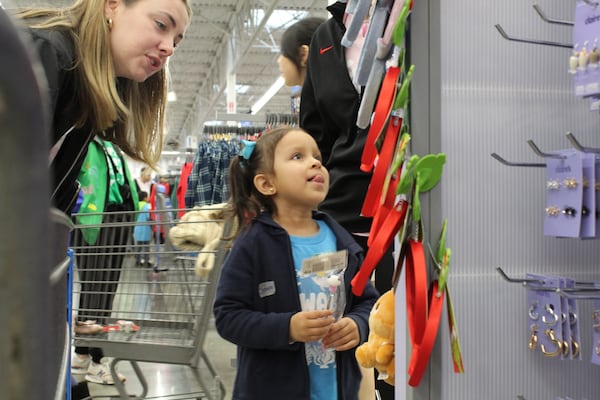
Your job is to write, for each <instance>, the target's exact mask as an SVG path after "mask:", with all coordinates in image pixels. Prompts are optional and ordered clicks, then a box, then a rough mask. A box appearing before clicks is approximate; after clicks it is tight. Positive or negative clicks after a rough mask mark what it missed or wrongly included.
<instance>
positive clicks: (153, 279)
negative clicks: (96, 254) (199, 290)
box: [73, 255, 236, 400]
mask: <svg viewBox="0 0 600 400" xmlns="http://www.w3.org/2000/svg"><path fill="white" fill-rule="evenodd" d="M169 265H170V264H169ZM163 266H165V265H164V264H163ZM170 267H171V270H170V271H167V272H160V273H159V274H156V273H152V272H151V269H147V270H146V269H144V268H143V267H138V266H136V265H135V260H134V257H133V256H132V255H127V256H126V257H125V259H124V261H123V264H122V268H121V274H120V281H119V286H118V290H117V292H116V295H115V297H114V302H113V317H115V319H118V313H119V311H117V310H128V312H129V314H127V315H134V313H135V312H136V311H140V312H141V311H144V310H145V306H144V305H141V304H142V303H141V302H136V301H133V300H132V298H141V297H146V298H148V299H154V300H153V301H151V302H150V303H151V304H152V307H153V311H166V309H165V310H162V309H161V307H166V306H167V304H168V303H169V305H170V306H173V304H177V305H181V304H183V305H185V304H186V303H185V302H175V301H173V293H172V292H169V293H160V291H157V287H160V285H165V287H167V285H168V284H170V285H171V287H172V286H173V285H179V286H182V285H184V284H183V283H179V282H180V281H181V278H182V275H180V272H179V274H178V271H180V270H178V269H177V268H178V267H174V266H173V265H170ZM165 271H166V270H165ZM169 277H170V278H169ZM170 279H171V280H175V281H177V282H176V283H173V282H170ZM77 282H79V277H78V273H77V271H75V280H74V299H73V301H74V302H75V304H78V296H77V293H79V290H80V289H79V287H78V284H77ZM182 287H183V286H182ZM185 287H186V288H187V289H188V290H189V287H190V286H189V283H188V286H185ZM132 293H134V294H135V295H132ZM182 293H183V292H182ZM165 299H168V300H165ZM186 299H187V298H186ZM159 300H160V301H159ZM187 300H189V299H187ZM192 301H193V300H192ZM140 307H141V308H140ZM138 308H140V309H138ZM146 311H147V310H146ZM169 311H171V312H174V313H177V312H179V311H182V310H179V309H176V308H169ZM132 313H133V314H132ZM140 315H148V314H147V312H146V314H140ZM157 343H159V342H157ZM203 349H204V352H205V354H206V358H208V360H209V361H210V363H211V364H212V366H213V368H214V369H215V370H216V375H217V379H214V378H213V375H212V374H211V373H209V371H208V368H206V366H204V364H202V367H201V368H200V369H199V370H200V373H201V374H202V376H203V377H204V382H205V384H206V385H207V386H209V390H210V388H214V387H218V382H219V380H220V382H222V383H223V385H224V386H225V397H224V399H231V393H232V387H233V380H234V376H235V357H236V347H235V346H234V345H233V344H231V343H229V342H227V341H225V340H224V339H223V338H221V337H220V336H219V335H218V333H217V332H216V329H215V327H214V321H213V319H212V318H211V319H210V322H209V324H208V327H207V328H206V337H205V339H204V345H203ZM138 365H139V367H140V369H141V370H142V374H143V378H144V379H145V380H146V382H147V384H148V393H147V394H146V396H145V398H149V399H161V400H163V399H164V400H166V399H171V400H173V399H177V400H180V399H195V398H197V396H189V395H188V396H185V395H183V394H186V393H187V394H189V393H194V392H201V391H202V387H201V385H200V383H199V382H198V380H197V378H196V376H195V375H194V373H193V371H192V369H191V368H190V367H189V366H187V365H176V364H158V363H148V362H143V363H142V362H140V363H138ZM117 369H118V371H119V372H120V373H121V374H123V375H125V377H126V378H127V379H126V381H125V388H126V390H127V393H128V394H129V395H130V396H132V395H133V396H137V395H140V394H141V392H142V385H141V383H140V381H139V380H138V378H137V376H136V373H135V370H134V369H133V367H132V366H131V364H130V362H128V361H126V360H121V361H119V362H118V364H117ZM74 378H75V379H76V380H77V381H82V380H84V379H85V375H84V374H81V375H74ZM88 388H89V391H90V395H91V396H92V398H94V399H96V398H97V399H109V398H111V399H114V398H119V393H118V391H117V389H116V387H115V386H112V385H100V384H95V383H88Z"/></svg>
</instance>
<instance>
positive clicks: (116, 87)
mask: <svg viewBox="0 0 600 400" xmlns="http://www.w3.org/2000/svg"><path fill="white" fill-rule="evenodd" d="M14 16H15V17H16V18H18V19H20V20H21V22H22V23H23V24H24V25H25V27H26V29H27V32H28V33H29V34H30V35H31V38H32V42H33V45H34V47H35V49H36V50H37V52H38V55H39V59H40V62H41V65H42V67H43V69H44V73H45V76H46V78H47V88H48V90H47V93H48V100H49V101H48V104H47V106H48V107H47V109H48V111H49V120H50V126H51V132H50V134H51V138H50V143H51V144H52V148H51V149H50V160H51V173H52V181H51V199H52V203H53V204H54V206H55V207H57V208H58V209H60V210H62V211H64V212H65V213H67V214H70V212H71V210H72V207H73V205H74V204H75V201H76V199H77V196H78V193H79V183H78V182H77V178H78V174H79V173H80V171H81V169H82V164H83V161H84V159H85V158H86V154H87V151H88V144H89V143H90V141H91V140H92V138H93V137H94V136H96V135H98V136H100V137H101V138H102V139H104V140H107V141H110V142H112V143H114V144H115V145H117V147H118V148H120V149H122V150H123V151H124V152H125V153H126V154H127V155H128V156H129V157H131V158H132V159H134V160H138V161H141V162H144V163H146V164H148V165H150V166H154V165H156V162H157V161H158V159H159V157H160V153H161V151H162V148H161V147H162V143H163V134H164V114H165V107H166V104H167V99H166V98H167V91H168V88H167V72H166V70H165V66H166V63H167V60H168V58H169V57H170V56H171V55H173V52H174V50H175V47H176V46H177V44H178V43H179V42H180V41H181V40H182V39H183V35H184V33H185V31H186V29H187V26H188V25H189V22H190V18H191V9H190V7H189V5H188V2H187V0H76V1H74V2H73V3H72V4H70V5H68V6H65V7H60V8H28V9H23V10H19V11H18V12H16V14H15V15H14ZM101 372H102V371H101ZM106 372H108V371H107V370H103V372H102V373H104V375H105V376H106ZM101 378H102V383H109V384H110V383H112V380H111V379H110V374H108V376H107V378H106V379H104V378H103V377H101Z"/></svg>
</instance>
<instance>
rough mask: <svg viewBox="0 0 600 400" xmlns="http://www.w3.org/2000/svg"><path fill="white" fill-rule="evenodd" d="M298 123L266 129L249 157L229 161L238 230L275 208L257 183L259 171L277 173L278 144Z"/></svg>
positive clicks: (232, 210) (231, 202)
mask: <svg viewBox="0 0 600 400" xmlns="http://www.w3.org/2000/svg"><path fill="white" fill-rule="evenodd" d="M298 129H299V128H296V127H289V126H288V127H282V128H275V129H273V130H270V131H268V132H265V133H263V134H262V135H261V136H260V138H259V139H258V140H257V141H256V147H255V148H254V151H253V152H252V155H251V156H250V158H249V159H248V160H246V159H244V158H242V156H235V157H233V158H232V159H231V162H230V163H229V177H228V181H229V182H228V183H229V192H230V198H229V207H228V208H229V211H230V213H231V217H233V218H234V220H235V222H236V223H235V224H234V226H236V227H237V232H234V233H233V236H236V234H237V233H239V231H241V230H242V228H244V226H246V225H248V223H249V222H250V221H251V220H252V219H253V218H254V217H255V216H257V215H258V214H259V213H261V212H262V211H266V212H270V213H273V212H275V211H276V210H275V203H274V202H273V199H272V198H271V197H270V196H264V195H263V194H262V193H260V192H259V191H258V190H257V189H256V187H255V186H254V177H255V176H256V174H268V173H273V163H274V161H275V147H276V146H277V143H279V141H280V140H281V139H282V138H283V137H284V136H285V135H286V134H287V133H289V132H291V131H294V130H298Z"/></svg>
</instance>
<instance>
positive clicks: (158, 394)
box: [75, 328, 235, 400]
mask: <svg viewBox="0 0 600 400" xmlns="http://www.w3.org/2000/svg"><path fill="white" fill-rule="evenodd" d="M204 348H205V350H206V352H207V354H208V357H209V358H210V360H211V361H212V362H213V364H214V366H215V368H216V369H217V370H218V371H219V374H220V377H221V379H222V381H223V383H224V384H225V387H226V389H227V392H226V394H225V399H231V391H232V387H233V379H234V376H235V368H234V366H233V365H232V364H233V363H234V361H232V360H234V359H235V346H234V345H232V344H231V343H229V342H226V341H225V340H223V339H222V338H221V337H220V336H219V335H218V334H217V332H216V331H215V330H214V328H211V329H209V330H208V331H207V337H206V341H205V347H204ZM139 365H140V368H141V369H142V372H143V374H144V377H145V378H146V379H147V380H148V385H149V391H148V397H149V398H152V399H157V400H163V399H164V400H166V399H169V398H170V397H167V396H169V395H173V394H180V393H185V392H188V391H189V392H193V391H195V390H198V389H199V386H198V383H197V381H196V379H195V378H194V376H193V374H192V373H191V371H190V369H189V368H188V367H186V366H181V365H170V364H154V363H139ZM118 370H119V372H120V373H122V374H123V375H125V377H127V381H126V382H125V387H126V388H127V392H128V393H129V394H139V393H140V392H141V385H140V384H139V382H138V381H137V377H136V375H135V373H134V371H133V370H132V368H131V366H130V364H129V363H128V362H120V363H119V366H118ZM75 377H76V378H77V379H78V380H83V379H84V375H76V376H75ZM88 388H89V390H90V395H92V396H94V397H96V396H118V392H117V389H116V388H115V387H114V386H108V385H99V384H95V383H89V384H88ZM177 398H178V399H180V398H181V397H177Z"/></svg>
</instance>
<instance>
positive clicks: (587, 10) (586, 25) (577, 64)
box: [569, 1, 600, 96]
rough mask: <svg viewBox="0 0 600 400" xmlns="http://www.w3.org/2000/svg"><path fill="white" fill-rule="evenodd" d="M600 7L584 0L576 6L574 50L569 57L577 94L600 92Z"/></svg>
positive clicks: (585, 94) (588, 94)
mask: <svg viewBox="0 0 600 400" xmlns="http://www.w3.org/2000/svg"><path fill="white" fill-rule="evenodd" d="M599 37H600V9H598V8H597V7H593V6H591V5H589V4H586V3H585V2H583V1H580V2H578V3H577V5H576V7H575V24H574V26H573V52H572V54H571V55H570V57H569V72H570V73H571V74H573V84H574V88H575V94H576V95H577V96H593V95H597V94H599V93H600V68H599V67H600V65H599V63H598V62H599V61H600V44H599V42H598V38H599Z"/></svg>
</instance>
